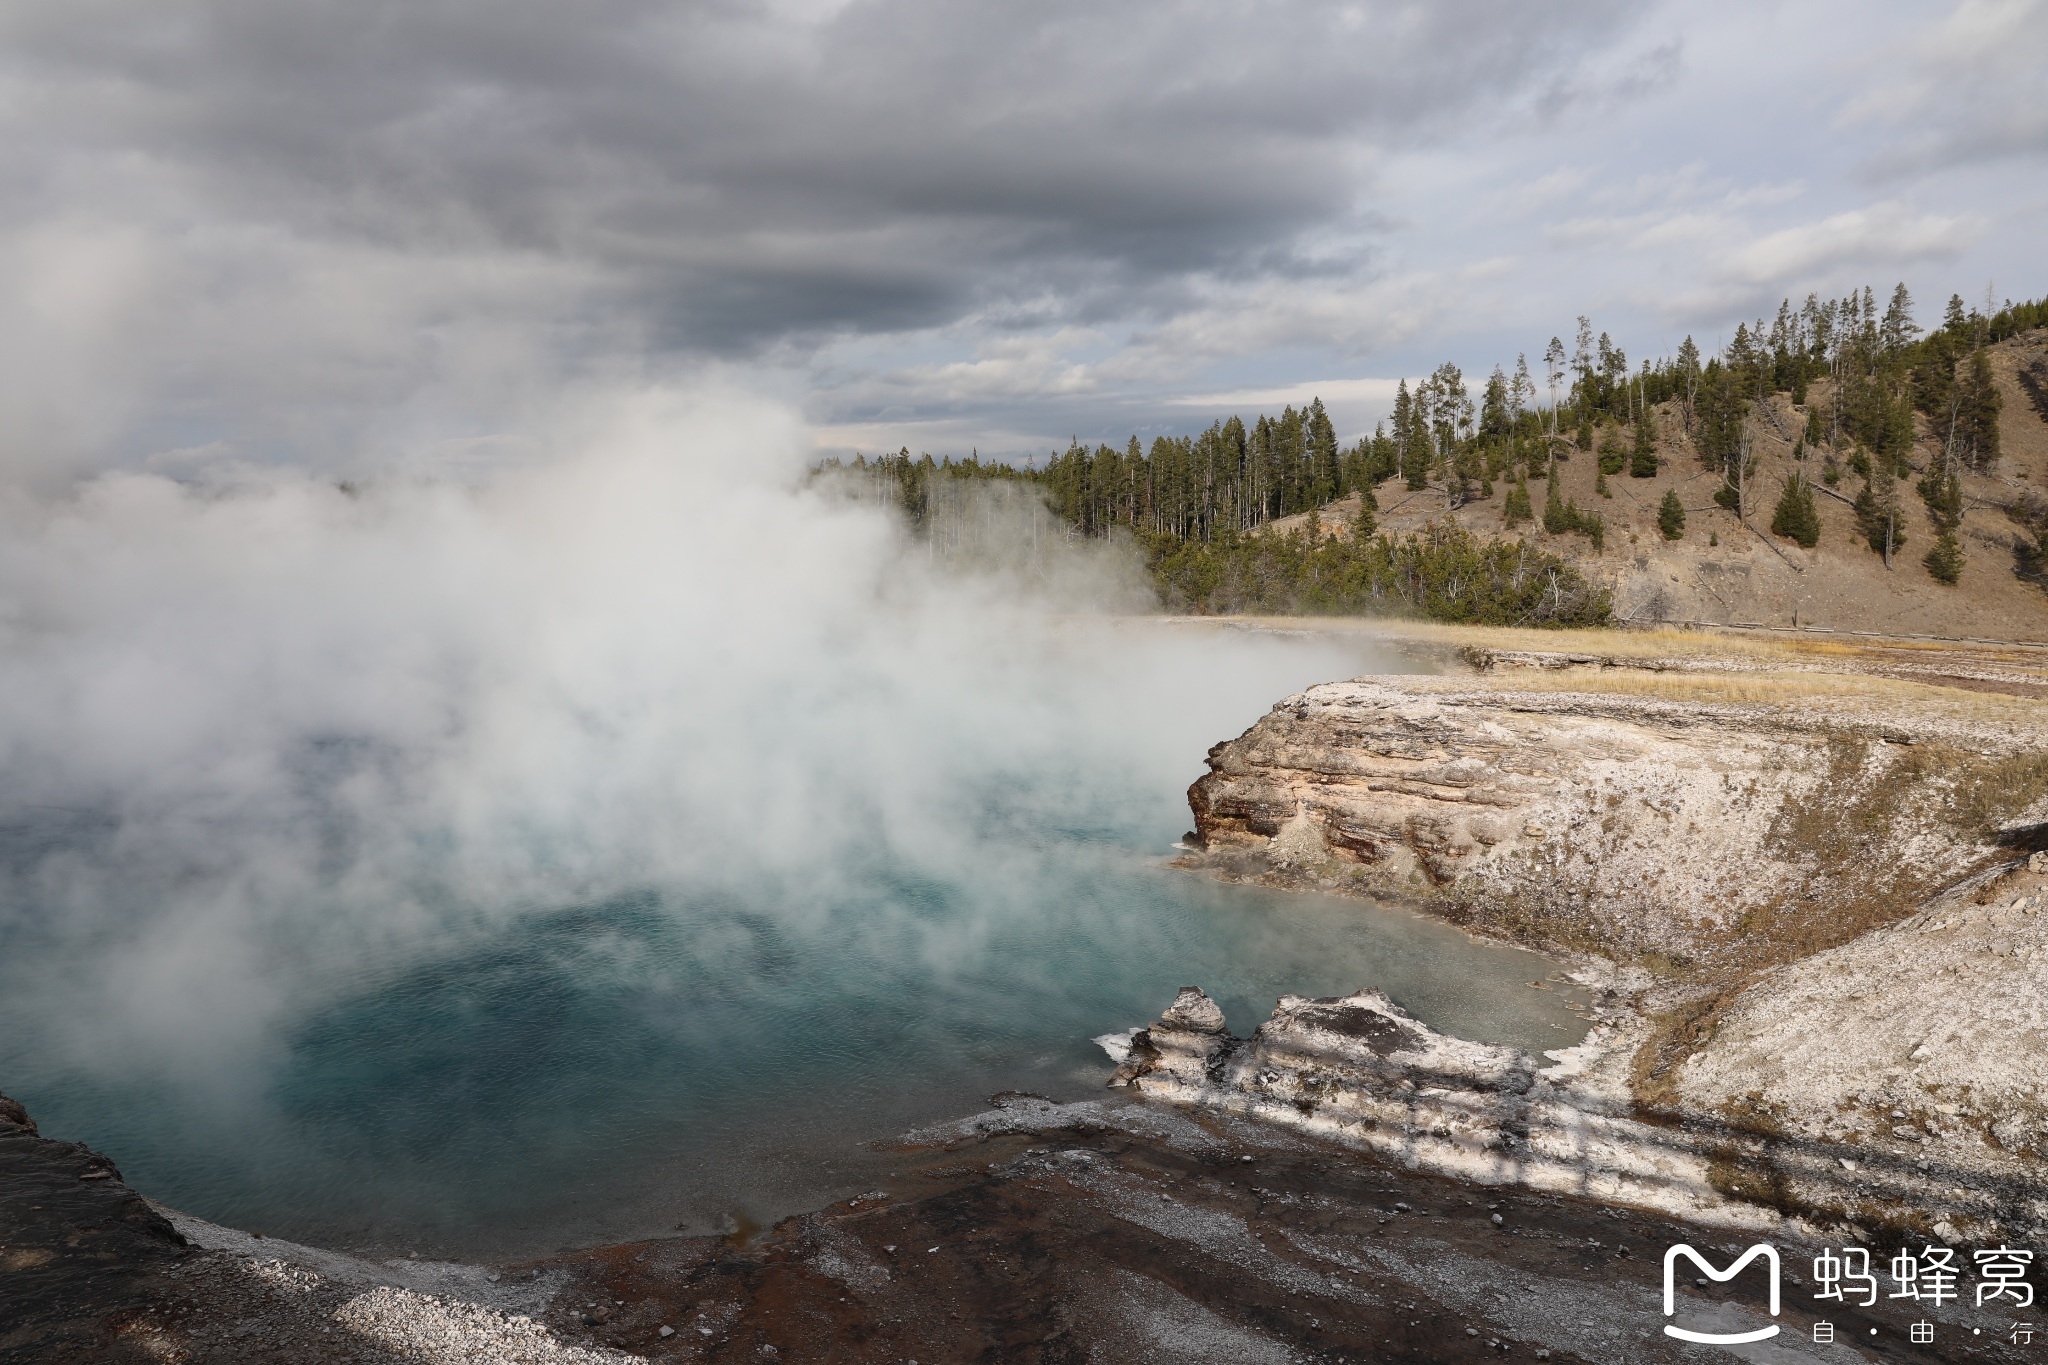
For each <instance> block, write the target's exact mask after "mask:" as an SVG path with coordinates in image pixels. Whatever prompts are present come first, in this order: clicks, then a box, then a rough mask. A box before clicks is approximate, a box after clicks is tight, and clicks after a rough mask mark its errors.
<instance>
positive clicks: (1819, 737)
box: [1187, 669, 2048, 967]
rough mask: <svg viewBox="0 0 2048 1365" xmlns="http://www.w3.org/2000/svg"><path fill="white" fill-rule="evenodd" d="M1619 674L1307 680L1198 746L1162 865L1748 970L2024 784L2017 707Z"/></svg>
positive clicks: (1832, 684) (1884, 684)
mask: <svg viewBox="0 0 2048 1365" xmlns="http://www.w3.org/2000/svg"><path fill="white" fill-rule="evenodd" d="M1619 672H1620V670H1602V669H1568V670H1564V671H1561V672H1546V673H1543V674H1540V675H1539V674H1535V673H1527V674H1522V675H1510V676H1503V677H1460V678H1449V677H1438V678H1415V677H1403V678H1362V679H1357V680H1354V681H1350V682H1338V683H1328V684H1324V685H1322V686H1319V687H1313V688H1310V689H1309V690H1307V691H1306V692H1302V693H1299V694H1297V695H1296V696H1293V697H1290V698H1288V699H1287V700H1286V701H1284V702H1282V703H1281V704H1280V705H1278V706H1276V707H1275V708H1274V709H1273V710H1272V712H1270V713H1269V714H1268V715H1267V716H1266V717H1265V718H1264V719H1262V720H1260V721H1259V722H1258V724H1256V725H1254V726H1253V727H1252V728H1251V729H1250V730H1248V731H1246V732H1245V734H1244V735H1242V736H1240V737H1239V738H1237V739H1235V740H1231V741H1229V742H1227V743H1224V744H1219V745H1217V746H1216V747H1215V748H1214V749H1212V750H1211V751H1210V753H1209V768H1210V772H1209V773H1208V775H1206V776H1204V777H1203V778H1201V779H1200V780H1199V781H1197V782H1196V783H1195V784H1194V786H1193V787H1192V788H1190V789H1189V793H1188V800H1189V804H1190V806H1191V807H1192V809H1193V811H1194V816H1195V835H1196V842H1198V843H1199V846H1200V849H1201V852H1199V853H1197V854H1195V855H1192V856H1191V857H1190V858H1189V859H1188V860H1187V861H1188V863H1189V864H1190V865H1193V866H1199V867H1203V868H1205V869H1208V870H1211V871H1215V872H1219V873H1222V874H1223V875H1226V876H1232V877H1244V878H1256V879H1260V880H1265V881H1271V882H1275V883H1278V884H1282V885H1297V886H1318V887H1322V888H1325V889H1335V890H1346V891H1354V892H1359V893H1363V894H1371V895H1379V896H1396V897H1402V898H1407V899H1412V900H1421V901H1425V902H1427V903H1430V904H1431V905H1432V906H1434V907H1435V908H1437V909H1439V910H1440V911H1442V912H1445V913H1448V914H1450V915H1451V916H1452V917H1453V918H1456V919H1459V920H1461V921H1464V922H1468V923H1471V924H1473V925H1475V926H1476V927H1483V928H1487V929H1490V930H1492V931H1493V932H1496V933H1499V934H1502V935H1503V936H1506V937H1510V938H1514V939H1517V940H1521V941H1525V942H1534V943H1547V944H1549V945H1551V946H1553V947H1563V948H1567V949H1575V950H1581V951H1599V952H1602V953H1604V954H1606V955H1608V956H1613V955H1615V954H1616V953H1622V954H1626V955H1631V956H1637V957H1643V958H1646V959H1649V960H1652V961H1655V960H1656V955H1661V957H1662V958H1663V959H1676V960H1678V965H1679V966H1681V967H1683V966H1685V965H1687V964H1688V963H1690V962H1692V961H1695V960H1707V961H1716V960H1718V961H1722V962H1726V963H1737V964H1741V965H1760V964H1762V963H1768V962H1771V961H1782V960H1788V959H1789V958H1792V957H1797V956H1804V955H1806V954H1807V953H1810V952H1813V951H1817V950H1819V949H1821V948H1825V947H1831V946H1834V945H1835V944H1836V943H1840V942H1843V941H1846V940H1847V939H1848V938H1851V937H1854V936H1855V934H1857V933H1860V932H1862V931H1863V930H1865V929H1868V928H1871V927H1874V926H1876V925H1879V924H1883V923H1888V922H1892V921H1896V920H1898V919H1902V918H1904V917H1905V916H1906V915H1908V914H1911V913H1912V912H1913V911H1914V910H1915V909H1917V908H1918V906H1919V905H1920V904H1921V903H1922V901H1924V899H1925V898H1926V897H1927V896H1928V895H1930V894H1932V893H1933V892H1935V891H1937V890H1939V889H1940V888H1941V887H1943V886H1945V885H1948V884H1950V883H1952V882H1954V881H1955V880H1957V879H1958V878H1959V877H1960V876H1962V875H1964V874H1966V873H1968V872H1970V871H1972V870H1975V869H1977V868H1979V867H1981V866H1984V865H1987V864H1988V863H1990V862H1991V861H1993V860H1995V859H1996V858H1997V857H1999V856H2001V855H2000V850H1999V849H1998V848H1997V847H1996V846H1995V844H1994V843H1993V842H1992V841H1991V837H1990V836H1991V834H1992V831H1993V828H1994V826H1996V825H1997V823H1998V822H1999V821H2000V820H2001V819H2002V818H2009V817H2011V816H2012V815H2014V814H2016V813H2017V812H2018V810H2019V809H2020V808H2021V807H2023V806H2024V805H2025V804H2026V803H2027V802H2028V801H2029V800H2032V799H2034V798H2036V797H2038V796H2039V795H2040V794H2041V793H2042V792H2043V791H2048V755H2044V752H2043V746H2042V744H2041V740H2042V731H2041V728H2040V726H2039V723H2038V718H2037V716H2036V714H2035V713H2036V712H2037V711H2038V709H2039V707H2038V704H2037V703H2034V702H2032V701H2022V700H2020V699H2017V698H2005V697H1973V696H1970V695H1968V694H1964V693H1960V692H1952V691H1950V690H1948V689H1943V688H1934V687H1921V686H1915V685H1913V684H1908V683H1902V682H1892V681H1889V680H1876V679H1864V678H1857V679H1847V678H1834V679H1829V678H1825V677H1818V678H1817V677H1814V676H1812V675H1799V676H1791V677H1787V676H1782V675H1780V676H1770V677H1761V678H1760V677H1757V676H1754V675H1741V674H1732V673H1731V674H1714V673H1699V672H1694V673H1688V674H1686V675H1683V676H1678V677H1673V676H1669V675H1665V674H1661V673H1658V672H1654V671H1650V670H1641V671H1638V672H1634V673H1633V676H1629V677H1625V678H1623V677H1617V676H1616V675H1617V674H1618V673H1619Z"/></svg>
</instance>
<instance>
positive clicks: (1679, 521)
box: [1657, 488, 1685, 540]
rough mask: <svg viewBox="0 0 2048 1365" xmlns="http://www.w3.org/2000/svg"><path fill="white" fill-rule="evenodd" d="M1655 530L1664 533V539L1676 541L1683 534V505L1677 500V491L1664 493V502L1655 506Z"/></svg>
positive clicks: (1672, 489) (1668, 490)
mask: <svg viewBox="0 0 2048 1365" xmlns="http://www.w3.org/2000/svg"><path fill="white" fill-rule="evenodd" d="M1657 529H1658V530H1659V531H1662V532H1663V533H1664V539H1666V540H1677V539H1678V538H1679V537H1680V536H1682V535H1684V534H1685V504H1684V503H1682V502H1680V501H1679V500H1678V490H1677V489H1676V488H1669V489H1666V490H1665V491H1664V501H1662V502H1660V503H1658V504H1657Z"/></svg>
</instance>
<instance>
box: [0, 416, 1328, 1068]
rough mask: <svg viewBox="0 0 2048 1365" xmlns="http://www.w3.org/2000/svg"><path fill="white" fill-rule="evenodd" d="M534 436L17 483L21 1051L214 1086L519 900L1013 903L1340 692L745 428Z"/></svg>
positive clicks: (618, 419)
mask: <svg viewBox="0 0 2048 1365" xmlns="http://www.w3.org/2000/svg"><path fill="white" fill-rule="evenodd" d="M538 443H539V445H540V446H541V447H543V448H544V453H543V454H542V455H540V456H538V457H536V458H535V459H533V460H532V461H530V462H529V463H527V464H526V465H524V466H521V467H518V468H513V469H509V470H507V471H505V472H502V473H501V474H499V475H497V476H496V477H493V478H491V479H489V480H487V481H484V482H482V483H480V484H476V485H472V486H461V485H457V484H452V483H448V482H432V481H418V480H407V479H403V478H388V479H384V480H378V481H372V482H369V483H366V484H365V485H364V486H362V487H359V488H354V487H350V486H348V485H345V484H337V483H336V482H334V481H332V480H331V479H324V478H319V477H315V476H312V475H309V474H305V473H302V472H290V471H285V470H280V469H277V468H267V469H260V470H259V469H248V468H234V467H231V468H226V469H221V470H214V471H211V472H210V473H207V474H205V475H204V476H203V477H199V478H197V479H195V480H188V481H185V482H177V481H173V480H171V479H169V478H166V477H163V476H160V475H157V474H150V473H110V474H104V475H100V476H98V477H95V478H93V479H91V480H89V481H86V482H84V483H82V484H80V485H79V486H77V487H76V488H75V489H73V490H72V491H70V492H68V493H65V494H63V495H62V496H57V497H51V496H46V495H32V494H30V493H28V492H26V491H21V490H15V491H13V492H11V493H9V494H8V495H7V500H6V504H5V509H4V517H5V531H4V549H0V623H4V624H0V630H4V635H0V690H4V694H5V695H6V696H7V697H8V699H9V704H8V706H7V707H6V708H5V711H4V714H0V743H4V745H5V750H4V752H5V763H6V771H7V773H8V777H9V780H8V782H7V784H6V790H5V798H6V804H5V807H4V809H0V826H4V829H0V840H4V842H0V875H4V877H5V879H6V880H5V884H4V886H0V1001H4V1004H0V1063H6V1064H8V1065H10V1066H13V1067H16V1068H19V1067H21V1066H23V1065H25V1064H26V1059H28V1058H30V1057H31V1056H33V1058H34V1068H35V1069H36V1070H39V1071H56V1072H60V1073H61V1072H73V1071H75V1072H83V1073H89V1074H92V1075H95V1076H99V1077H104V1078H108V1079H110V1080H115V1079H118V1078H120V1077H123V1076H132V1075H140V1074H144V1073H149V1074H154V1075H156V1076H158V1077H159V1078H164V1077H170V1078H173V1079H175V1081H176V1082H177V1083H179V1084H184V1085H197V1086H207V1085H211V1086H215V1087H219V1088H221V1089H222V1090H223V1091H224V1092H225V1091H229V1090H232V1089H233V1088H234V1087H236V1086H237V1085H239V1084H243V1083H244V1082H242V1081H240V1080H238V1079H237V1078H240V1077H246V1076H248V1075H250V1074H253V1073H255V1072H260V1070H261V1065H260V1064H261V1062H262V1060H263V1053H264V1051H265V1049H267V1048H274V1047H276V1046H278V1042H277V1039H278V1036H279V1030H280V1025H281V1024H283V1023H284V1022H286V1021H288V1020H289V1019H291V1018H293V1017H295V1016H299V1015H303V1014H304V1013H306V1012H307V1011H310V1010H312V1009H315V1008H317V1007H318V1006H319V1005H320V1004H321V1002H322V1001H323V1000H328V999H332V998H334V997H336V996H338V995H340V994H343V993H345V992H347V991H349V990H351V989H355V988H358V987H359V985H360V983H361V982H362V981H363V980H365V979H367V978H369V977H373V976H374V975H375V974H376V973H378V972H380V971H384V970H388V969H390V968H392V967H394V966H398V965H402V964H404V963H406V962H408V961H415V960H418V959H419V958H421V957H422V956H424V955H429V954H433V953H438V952H443V951H452V950H454V949H457V948H459V947H460V946H461V945H462V944H463V943H465V942H473V941H476V940H477V939H478V937H479V936H483V935H488V934H490V933H491V932H493V930H494V929H495V928H497V927H499V926H501V925H502V924H503V923H504V922H505V921H506V920H507V919H508V918H509V917H512V916H516V915H519V914H521V913H525V912H528V911H532V910H535V909H544V908H549V907H553V906H559V905H562V904H565V903H572V902H577V901H585V900H591V899H595V898H599V897H603V896H606V895H611V894H616V893H618V892H620V891H622V890H625V889H630V888H635V887H644V886H649V885H688V886H694V887H717V886H722V885H732V886H740V885H745V886H748V887H751V888H753V889H754V890H755V891H756V892H758V890H759V888H760V887H762V886H763V885H768V886H772V887H774V888H776V893H775V897H774V900H775V903H776V904H778V905H780V906H781V907H782V909H781V910H780V912H779V913H781V914H782V915H783V916H784V917H785V918H786V919H787V920H788V927H789V928H790V930H791V931H792V932H799V933H800V932H803V930H804V925H805V921H806V917H818V916H823V915H826V914H828V913H830V912H829V910H828V907H829V905H830V903H831V901H832V898H833V895H834V893H835V889H836V888H838V886H839V885H840V883H841V882H842V880H843V879H846V878H848V877H853V876H857V875H858V871H857V870H858V869H859V868H860V867H861V866H863V865H867V864H871V863H872V862H873V861H874V860H875V859H876V858H878V857H888V858H892V859H896V860H900V861H902V862H904V863H906V864H907V865H910V866H913V867H917V868H922V869H925V870H927V871H929V872H930V873H931V874H933V875H943V876H948V877H973V878H982V879H989V880H998V881H999V880H1000V879H1001V875H1002V869H1003V864H1004V859H1005V856H1006V855H1005V852H1004V849H1005V841H1006V840H1008V839H1011V838H1014V837H1017V834H1016V832H1017V829H1018V828H1019V826H1018V824H1017V822H1016V818H1015V817H1016V815H1017V812H1018V811H1020V810H1035V811H1037V812H1038V813H1039V814H1040V815H1043V814H1044V813H1045V812H1046V811H1048V810H1058V811H1060V812H1061V813H1062V814H1061V818H1062V819H1071V820H1072V821H1073V822H1074V823H1080V824H1085V823H1086V822H1087V820H1088V819H1089V818H1091V815H1092V814H1099V813H1100V812H1099V809H1098V810H1093V811H1091V803H1093V805H1094V806H1095V807H1098V808H1099V807H1101V806H1102V805H1103V804H1104V803H1119V802H1130V801H1139V802H1143V803H1151V807H1150V808H1152V809H1155V810H1156V812H1157V816H1158V818H1159V819H1160V820H1162V821H1166V820H1172V819H1174V818H1175V816H1174V810H1175V808H1176V807H1177V806H1178V805H1179V801H1180V797H1179V793H1180V790H1181V788H1182V787H1184V786H1185V784H1186V783H1187V782H1188V781H1189V780H1190V779H1191V778H1192V777H1193V776H1195V775H1196V773H1197V772H1198V771H1199V759H1200V755H1201V751H1202V749H1203V748H1204V747H1205V746H1206V745H1207V744H1209V743H1211V742H1213V741H1214V740H1215V739H1217V738H1220V737H1222V736H1224V735H1226V734H1229V733H1235V732H1236V731H1237V730H1239V729H1241V728H1242V727H1243V726H1244V725H1246V724H1248V723H1249V722H1250V721H1251V720H1252V719H1254V718H1255V717H1256V716H1257V715H1258V714H1259V713H1260V712H1261V711H1262V710H1263V709H1264V708H1265V707H1266V706H1267V705H1270V704H1271V703H1272V702H1273V701H1274V700H1276V699H1277V698H1279V697H1280V696H1282V695H1284V694H1285V692H1287V691H1288V690H1291V689H1292V688H1294V687H1297V686H1299V685H1302V684H1304V683H1306V682H1309V681H1312V680H1315V679H1317V678H1320V677H1330V676H1338V675H1340V674H1342V673H1344V672H1346V671H1347V670H1348V671H1357V665H1358V659H1357V655H1356V652H1355V650H1354V651H1340V650H1338V649H1337V648H1336V647H1335V646H1333V645H1329V644H1312V643H1305V642H1295V643H1292V644H1289V643H1287V642H1274V641H1268V642H1266V643H1264V644H1260V643H1258V642H1256V641H1251V640H1247V639H1242V638H1240V639H1239V640H1238V641H1237V642H1236V643H1231V642H1229V641H1226V640H1223V639H1220V638H1219V637H1215V636H1201V635H1198V634H1193V633H1189V632H1185V631H1182V632H1174V631H1169V630H1164V629H1161V628H1159V627H1156V626H1154V627H1141V626H1137V625H1134V624H1132V623H1130V622H1122V623H1119V622H1118V621H1116V620H1115V619H1113V618H1111V617H1109V616H1106V615H1101V614H1097V615H1092V616H1091V615H1089V614H1087V613H1085V612H1082V613H1077V612H1075V611H1073V610H1071V608H1072V607H1073V606H1074V605H1075V603H1076V602H1077V601H1078V600H1081V599H1086V600H1088V601H1090V602H1092V603H1094V604H1097V605H1103V604H1107V605H1110V606H1117V605H1130V604H1131V603H1132V602H1133V601H1134V600H1135V599H1134V597H1133V593H1134V592H1136V591H1137V589H1136V588H1135V581H1136V580H1135V578H1134V577H1133V576H1132V575H1131V572H1130V565H1129V564H1128V563H1127V562H1125V561H1123V560H1120V559H1118V558H1116V557H1115V556H1113V555H1111V556H1107V557H1102V558H1098V559H1095V560H1087V561H1083V560H1074V561H1072V562H1070V563H1068V564H1067V565H1066V576H1065V577H1064V578H1059V579H1057V580H1056V581H1055V583H1054V586H1053V587H1052V588H1044V587H1043V586H1042V585H1041V587H1040V588H1038V589H1033V587H1032V585H1031V583H1030V582H1028V581H1025V580H1023V579H1020V578H1019V577H1018V576H1017V575H1016V574H1014V573H992V574H984V575H979V576H977V575H974V574H964V575H963V574H960V573H940V572H937V571H935V570H933V569H932V568H931V567H930V566H929V564H928V562H927V561H928V558H929V555H928V551H927V550H926V549H924V548H923V547H920V546H918V545H915V544H913V543H911V542H910V541H909V540H907V539H906V537H905V536H904V534H903V532H902V529H901V527H900V526H899V525H898V524H897V523H896V522H895V521H894V520H892V519H891V518H890V517H889V516H888V515H886V514H885V513H884V512H882V511H881V510H878V509H877V508H875V507H874V506H872V505H865V504H862V503H861V502H859V501H857V500H849V499H847V498H844V497H840V496H835V495H834V493H833V492H832V491H831V490H830V489H829V488H814V487H805V486H804V485H803V482H802V480H801V477H800V475H801V464H802V456H801V454H800V452H801V450H802V443H801V441H800V439H799V432H798V428H797V426H796V424H795V421H794V419H793V418H791V417H789V416H788V415H787V414H784V413H781V412H778V411H775V410H772V409H767V408H764V407H762V406H761V405H759V404H756V403H752V402H750V401H746V400H742V399H736V398H733V397H730V396H721V395H718V394H715V393H709V392H696V393H692V394H676V393H639V394H634V395H627V396H616V395H615V396H613V397H612V398H610V399H608V400H605V401H596V400H593V401H591V402H590V403H588V404H585V405H583V406H580V407H578V408H577V409H576V411H575V412H574V413H572V414H570V415H569V416H566V417H564V418H561V419H560V420H558V421H556V422H555V423H554V424H553V426H552V427H551V428H550V430H549V431H548V433H547V434H546V435H545V437H544V438H541V439H540V440H539V442H538ZM734 452H741V453H743V454H744V455H745V457H746V458H742V459H734V458H731V456H732V454H733V453H734ZM1078 753H1087V754H1091V755H1093V756H1094V759H1093V762H1094V767H1093V768H1091V769H1090V771H1091V772H1097V773H1099V772H1102V771H1111V772H1116V773H1120V774H1123V775H1124V776H1123V777H1122V778H1119V779H1118V780H1116V781H1113V782H1109V783H1106V784H1105V783H1103V782H1101V781H1099V780H1084V778H1083V777H1082V776H1081V775H1080V774H1079V773H1078V770H1075V769H1074V768H1073V764H1072V756H1073V755H1075V754H1078ZM1063 773H1064V774H1069V775H1072V776H1073V778H1074V780H1073V781H1071V782H1070V781H1067V780H1065V779H1064V778H1063V777H1062V774H1063ZM1026 823H1027V824H1028V823H1029V822H1028V821H1027V822H1026ZM1177 828H1178V827H1177V826H1174V827H1172V829H1177ZM1172 829H1169V830H1168V832H1169V833H1170V832H1172ZM1018 894H1029V891H1028V888H1026V889H1024V890H1020V891H1019V892H1018ZM878 913H881V912H879V911H878ZM934 932H937V931H934ZM946 932H950V933H970V934H971V933H973V932H976V930H975V929H974V927H973V926H968V927H966V928H960V927H955V928H954V929H951V930H948V931H946ZM956 947H957V945H950V946H949V945H947V944H927V945H926V949H925V950H926V951H930V952H933V953H937V954H943V953H945V952H948V951H953V950H954V949H955V948H956Z"/></svg>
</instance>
